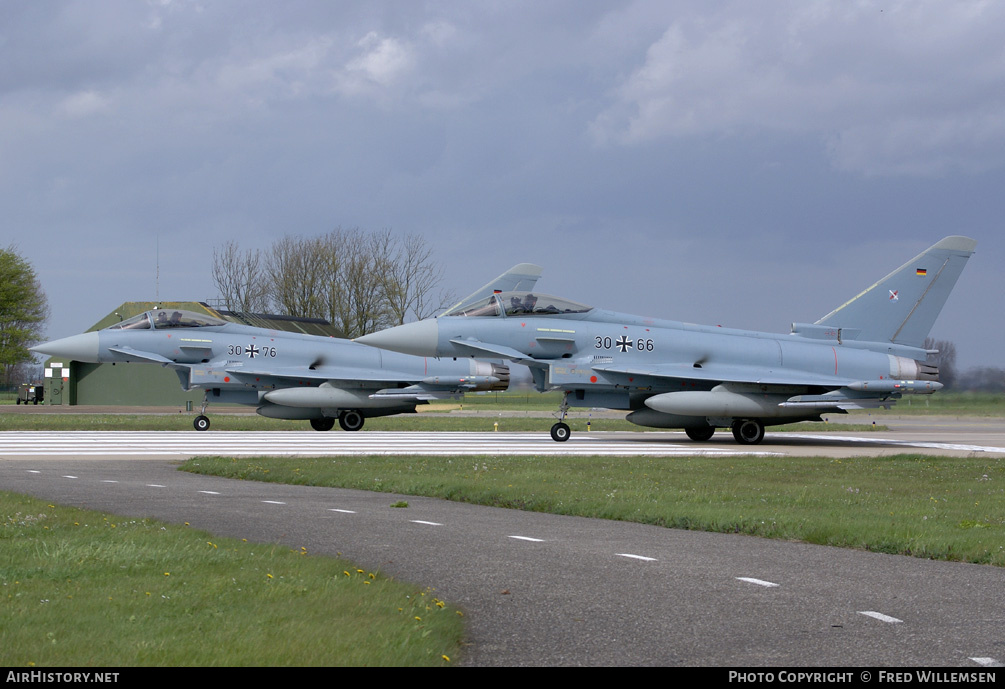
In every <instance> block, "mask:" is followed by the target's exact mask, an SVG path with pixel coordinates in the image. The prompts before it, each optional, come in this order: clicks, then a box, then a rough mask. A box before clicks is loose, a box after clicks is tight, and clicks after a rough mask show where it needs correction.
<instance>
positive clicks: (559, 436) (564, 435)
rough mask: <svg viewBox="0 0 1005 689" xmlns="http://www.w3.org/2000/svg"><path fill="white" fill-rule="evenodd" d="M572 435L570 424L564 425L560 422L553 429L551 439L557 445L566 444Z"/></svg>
mask: <svg viewBox="0 0 1005 689" xmlns="http://www.w3.org/2000/svg"><path fill="white" fill-rule="evenodd" d="M570 435H572V429H570V428H569V424H567V423H562V422H561V421H559V422H558V423H556V424H555V425H554V426H552V427H551V439H552V440H554V441H555V442H556V443H564V442H565V441H566V440H568V439H569V436H570Z"/></svg>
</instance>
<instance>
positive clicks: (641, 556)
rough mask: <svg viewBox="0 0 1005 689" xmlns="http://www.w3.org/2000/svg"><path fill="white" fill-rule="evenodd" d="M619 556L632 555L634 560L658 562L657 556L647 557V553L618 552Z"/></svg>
mask: <svg viewBox="0 0 1005 689" xmlns="http://www.w3.org/2000/svg"><path fill="white" fill-rule="evenodd" d="M617 555H618V557H630V558H631V559H633V560H644V561H645V562H656V558H655V557H646V556H645V555H633V554H632V553H618V554H617Z"/></svg>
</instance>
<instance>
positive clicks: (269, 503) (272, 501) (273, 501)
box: [262, 500, 286, 505]
mask: <svg viewBox="0 0 1005 689" xmlns="http://www.w3.org/2000/svg"><path fill="white" fill-rule="evenodd" d="M262 502H264V503H265V504H266V505H285V504H286V503H285V502H279V501H278V500H262Z"/></svg>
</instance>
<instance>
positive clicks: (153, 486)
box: [147, 483, 167, 488]
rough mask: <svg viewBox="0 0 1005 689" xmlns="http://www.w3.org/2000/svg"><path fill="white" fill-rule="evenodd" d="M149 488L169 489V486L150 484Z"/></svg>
mask: <svg viewBox="0 0 1005 689" xmlns="http://www.w3.org/2000/svg"><path fill="white" fill-rule="evenodd" d="M147 488H167V486H164V485H161V484H160V483H148V484H147Z"/></svg>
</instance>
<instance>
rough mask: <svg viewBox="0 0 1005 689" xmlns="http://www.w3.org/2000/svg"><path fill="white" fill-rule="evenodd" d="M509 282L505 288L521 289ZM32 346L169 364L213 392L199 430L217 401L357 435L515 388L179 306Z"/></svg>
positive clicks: (456, 365)
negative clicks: (387, 421) (445, 404)
mask: <svg viewBox="0 0 1005 689" xmlns="http://www.w3.org/2000/svg"><path fill="white" fill-rule="evenodd" d="M506 277H507V276H506V275H503V276H500V278H499V280H501V281H502V282H500V284H505V285H511V286H512V285H516V284H519V281H518V280H516V281H513V280H509V281H507V280H504V278H506ZM32 349H33V351H35V352H39V353H41V354H48V355H51V356H59V357H66V358H68V359H72V360H74V361H84V362H91V363H130V362H138V363H145V364H160V365H162V366H168V367H170V368H172V369H174V370H175V372H176V373H177V374H178V378H179V379H180V380H181V385H182V387H183V388H184V389H185V390H191V389H193V388H200V389H204V390H205V391H206V396H205V398H204V402H203V407H202V412H201V413H200V414H199V416H197V417H196V419H195V422H194V425H195V428H196V430H199V431H205V430H208V429H209V419H208V418H207V417H206V415H205V412H206V405H207V403H208V402H209V401H210V400H212V401H213V402H229V403H237V404H248V405H253V406H255V407H257V411H258V413H259V414H261V415H262V416H268V417H271V418H277V419H306V420H309V421H310V423H311V426H312V427H313V428H314V429H315V430H318V431H327V430H330V429H331V428H332V427H333V426H334V425H335V420H336V419H338V422H339V425H340V426H341V427H342V429H343V430H346V431H357V430H359V429H360V428H362V427H363V422H364V419H366V418H367V417H374V416H389V415H392V414H401V413H408V412H414V411H415V407H416V405H418V404H425V403H426V402H428V401H429V400H431V399H440V398H444V397H453V396H456V395H458V394H460V393H463V392H467V391H474V390H505V389H506V388H507V387H508V385H509V368H508V367H507V366H505V365H498V364H492V363H486V362H481V361H473V360H470V361H469V360H464V361H451V360H442V361H441V360H436V359H424V358H422V357H415V356H410V355H406V354H395V353H392V352H381V351H379V350H376V349H373V348H371V347H365V346H363V345H360V344H356V343H354V342H351V341H349V340H341V339H336V338H329V337H320V336H317V335H305V334H302V333H290V332H284V331H277V330H266V329H264V328H255V327H251V326H247V325H240V324H237V323H230V322H227V321H223V320H219V319H217V318H213V317H212V316H208V315H204V314H197V313H192V312H190V311H180V310H172V309H159V310H155V311H147V312H144V313H141V314H140V315H138V316H134V317H133V318H129V319H127V320H124V321H122V322H121V323H117V324H115V325H113V326H111V327H108V328H104V329H103V330H97V331H93V332H86V333H83V334H81V335H73V336H71V337H66V338H63V339H60V340H54V341H52V342H47V343H45V344H42V345H39V346H37V347H34V348H32Z"/></svg>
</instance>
